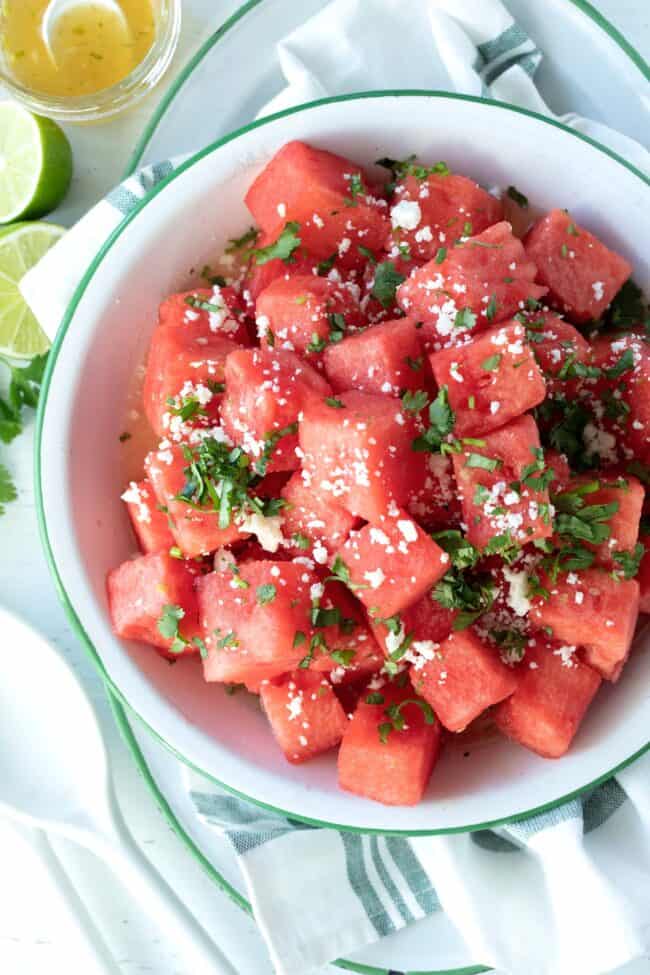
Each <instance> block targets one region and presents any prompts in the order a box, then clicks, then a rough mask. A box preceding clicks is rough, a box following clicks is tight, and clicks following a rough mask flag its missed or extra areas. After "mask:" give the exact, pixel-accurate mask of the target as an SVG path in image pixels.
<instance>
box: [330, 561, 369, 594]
mask: <svg viewBox="0 0 650 975" xmlns="http://www.w3.org/2000/svg"><path fill="white" fill-rule="evenodd" d="M326 581H327V582H330V581H332V582H342V583H343V584H344V585H345V586H347V587H348V589H351V590H352V591H353V592H354V591H355V590H356V589H367V588H368V586H366V585H362V584H361V583H356V582H352V580H351V578H350V570H349V568H348V566H347V565H346V564H345V562H344V561H343V559H342V558H341V556H340V555H337V556H336V558H335V559H334V562H333V563H332V568H331V575H329V576H328V577H327V580H326Z"/></svg>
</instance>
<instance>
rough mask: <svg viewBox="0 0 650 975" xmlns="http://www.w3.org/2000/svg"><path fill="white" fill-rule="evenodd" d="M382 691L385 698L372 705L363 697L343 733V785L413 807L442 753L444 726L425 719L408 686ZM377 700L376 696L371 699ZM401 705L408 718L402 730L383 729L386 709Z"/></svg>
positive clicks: (392, 686) (361, 793) (391, 803)
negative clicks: (381, 732) (381, 733)
mask: <svg viewBox="0 0 650 975" xmlns="http://www.w3.org/2000/svg"><path fill="white" fill-rule="evenodd" d="M379 695H380V696H381V698H382V701H381V703H377V704H368V702H367V697H368V695H366V697H365V698H364V697H362V698H361V700H360V701H359V705H358V707H357V709H356V711H355V712H354V715H353V717H352V720H351V721H350V723H349V724H348V726H347V728H346V730H345V733H344V735H343V741H342V742H341V747H340V749H339V759H338V767H339V785H340V786H341V788H342V789H345V790H346V791H347V792H353V793H355V794H356V795H359V796H365V797H366V798H368V799H374V800H375V801H376V802H382V803H384V804H385V805H387V806H414V805H416V803H418V802H419V801H420V800H421V798H422V796H423V795H424V790H425V789H426V787H427V783H428V781H429V778H430V776H431V772H432V770H433V766H434V765H435V763H436V760H437V758H438V754H439V752H440V725H439V724H438V722H437V721H435V722H433V723H432V724H427V723H426V720H425V715H424V713H423V711H422V710H421V708H420V707H419V706H418V705H417V704H413V703H405V702H406V701H409V702H412V700H413V691H412V689H411V688H410V687H408V686H407V687H402V688H400V687H398V686H396V685H395V684H386V685H385V686H384V687H382V688H381V690H380V692H379ZM373 699H377V698H373ZM391 705H392V706H396V707H399V706H400V705H402V706H401V708H400V712H399V713H400V715H401V716H402V717H403V718H404V728H403V729H402V730H401V731H398V730H396V729H395V728H394V727H393V728H392V730H390V731H388V732H387V730H386V729H385V728H384V729H383V731H384V738H385V741H382V739H381V737H380V730H379V729H380V726H382V725H387V724H388V723H389V722H390V717H389V715H388V714H387V709H388V708H390V707H391Z"/></svg>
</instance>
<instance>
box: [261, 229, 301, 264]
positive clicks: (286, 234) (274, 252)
mask: <svg viewBox="0 0 650 975" xmlns="http://www.w3.org/2000/svg"><path fill="white" fill-rule="evenodd" d="M299 230H300V224H299V223H296V221H295V220H290V221H289V223H287V224H285V227H284V230H283V231H282V233H281V234H280V236H279V237H278V239H277V240H275V241H274V242H273V243H272V244H269V245H268V247H258V248H256V249H255V250H254V251H253V257H254V260H255V263H256V264H257V265H258V267H259V266H260V265H261V264H267V263H268V262H269V261H273V260H275V258H279V259H280V260H281V261H284V263H285V264H290V263H292V262H293V261H295V258H294V257H293V252H294V251H295V250H296V249H297V248H298V247H300V244H301V243H302V240H301V238H300V237H299V236H298V231H299Z"/></svg>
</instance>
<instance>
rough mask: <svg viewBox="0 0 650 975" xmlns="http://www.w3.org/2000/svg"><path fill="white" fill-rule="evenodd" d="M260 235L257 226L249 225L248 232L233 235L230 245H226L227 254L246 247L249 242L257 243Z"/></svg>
mask: <svg viewBox="0 0 650 975" xmlns="http://www.w3.org/2000/svg"><path fill="white" fill-rule="evenodd" d="M259 235H260V232H259V230H257V229H256V228H255V227H249V228H248V230H247V231H246V233H245V234H242V235H241V237H231V238H230V241H229V243H228V246H227V247H226V254H233V253H234V252H235V251H239V250H242V248H244V247H246V246H247V245H248V244H251V245H253V244H256V243H257V238H258V237H259Z"/></svg>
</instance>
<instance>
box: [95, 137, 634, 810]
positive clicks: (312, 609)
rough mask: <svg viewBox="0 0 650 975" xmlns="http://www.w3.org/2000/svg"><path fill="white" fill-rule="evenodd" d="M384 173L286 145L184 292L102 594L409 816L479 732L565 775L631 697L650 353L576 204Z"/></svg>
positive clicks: (621, 279)
mask: <svg viewBox="0 0 650 975" xmlns="http://www.w3.org/2000/svg"><path fill="white" fill-rule="evenodd" d="M379 164H380V166H382V167H383V171H384V172H385V179H384V180H383V181H382V180H381V179H378V178H377V176H376V173H377V172H379V170H378V169H377V168H375V169H374V170H373V174H372V175H371V174H369V173H367V172H366V171H364V169H362V168H361V167H360V166H358V165H357V164H356V163H355V162H353V161H352V160H350V159H344V158H341V157H339V156H336V155H333V154H331V153H330V152H326V151H323V150H322V149H318V148H314V147H312V146H309V145H306V144H304V143H302V142H291V143H289V144H287V145H285V146H284V147H283V148H282V149H281V150H280V151H279V152H278V153H277V154H276V155H275V156H274V158H273V159H271V161H270V162H269V163H268V165H267V166H266V167H265V168H264V169H263V171H262V172H261V173H260V175H259V176H258V177H257V178H256V179H255V181H254V182H253V184H252V185H251V187H250V189H249V190H248V193H247V195H246V200H245V202H246V206H247V207H248V209H249V211H250V213H251V217H252V220H253V221H254V225H255V226H254V227H251V229H250V230H248V231H246V232H245V233H244V234H243V235H242V237H241V238H239V239H237V240H233V241H231V242H230V244H229V246H228V248H227V250H226V253H225V255H223V257H222V258H220V261H219V267H218V270H219V273H215V272H214V270H211V269H210V268H206V269H204V271H203V278H204V279H205V280H204V282H203V286H201V287H194V288H192V290H190V291H187V292H184V293H181V294H174V295H172V296H171V297H168V298H166V299H165V300H164V301H163V303H162V305H161V307H160V313H159V320H158V324H157V325H156V327H155V329H154V331H153V335H152V338H151V344H150V347H149V354H148V359H147V365H146V375H145V379H144V387H143V393H142V402H143V409H144V413H145V415H146V418H147V420H148V423H149V424H150V426H151V428H152V430H153V432H154V434H155V436H156V438H157V440H156V443H157V446H155V448H154V449H153V450H151V451H150V452H149V453H148V455H147V456H146V457H145V458H144V470H143V474H142V478H141V480H140V481H138V482H135V481H132V482H131V483H130V484H128V486H127V488H126V490H125V493H124V494H123V499H124V502H125V503H126V507H127V510H128V513H129V515H130V518H131V521H132V524H133V529H134V533H135V537H136V539H137V542H138V546H139V548H140V550H141V552H140V554H138V555H136V556H135V557H134V558H131V559H130V560H129V561H127V562H125V563H124V564H122V565H120V566H119V567H117V568H115V569H113V570H112V571H111V572H110V573H109V575H108V599H109V606H110V613H111V617H112V622H113V626H114V629H115V632H116V634H118V636H120V637H121V638H124V639H128V640H136V641H141V642H143V643H145V644H149V645H150V646H151V647H152V648H153V650H154V651H155V652H157V653H159V654H161V655H162V656H163V657H165V658H167V659H168V660H169V661H170V662H172V663H176V664H177V665H182V666H190V667H201V668H202V671H203V676H204V678H205V680H206V681H213V682H216V683H220V684H224V685H226V690H227V691H229V692H230V693H232V692H233V691H235V690H240V689H241V690H245V691H247V692H249V693H252V694H255V695H258V696H259V700H260V705H261V708H262V710H263V712H264V713H265V715H266V717H267V718H268V722H269V725H270V731H271V732H272V734H273V736H274V737H275V739H276V741H277V744H278V746H279V748H280V749H282V752H283V753H284V755H285V756H286V759H287V760H288V761H289V762H292V763H301V762H306V761H310V760H312V759H315V758H316V757H317V756H320V755H322V754H323V753H324V752H327V751H330V750H334V749H338V772H339V781H340V785H341V787H342V788H343V789H346V790H349V791H350V792H353V793H357V794H359V795H361V796H365V797H368V798H370V799H373V800H376V801H379V802H383V803H388V804H414V803H417V802H418V801H419V800H420V799H421V797H422V795H423V793H424V791H425V789H426V788H427V786H428V782H429V778H430V776H431V774H432V770H433V768H434V766H435V764H436V762H437V760H438V757H439V754H440V753H441V751H443V750H444V747H445V742H446V741H448V740H449V739H450V737H451V736H455V735H460V734H463V733H465V732H466V729H468V728H470V729H471V726H472V724H473V723H474V722H476V720H477V719H479V718H480V723H481V726H482V725H483V724H484V723H486V719H487V718H489V721H488V722H487V723H488V724H489V726H490V727H491V729H492V730H493V732H494V729H498V732H495V733H501V734H503V735H506V736H508V737H509V738H510V739H512V740H513V741H515V742H519V743H520V744H521V745H522V746H523V747H524V748H527V749H531V750H532V751H533V752H535V753H537V754H538V755H540V756H543V757H546V758H559V757H560V756H562V755H563V754H564V753H565V752H566V751H567V749H569V748H570V746H571V743H572V741H573V739H574V737H575V735H576V733H577V732H578V729H579V726H580V723H581V721H582V719H583V717H584V715H585V712H586V711H587V709H588V708H589V707H590V705H591V704H592V702H593V700H594V698H595V697H596V695H597V692H598V689H599V687H600V685H601V683H602V682H603V681H610V682H615V681H617V680H618V679H619V677H620V676H621V672H622V671H623V668H624V667H625V663H626V661H627V659H628V656H629V654H630V651H631V645H632V641H633V637H634V633H635V629H636V627H637V619H638V616H639V613H640V612H643V611H650V541H649V539H650V536H649V535H647V534H646V532H647V531H648V529H647V528H646V527H645V526H646V525H647V524H648V523H647V522H646V520H645V515H644V512H645V511H646V499H645V487H646V485H647V484H648V483H650V438H649V435H650V348H649V347H648V345H647V340H646V327H647V325H648V321H647V308H646V306H645V303H644V299H643V296H642V294H641V292H640V291H639V289H638V288H637V287H636V286H635V284H634V283H633V282H632V280H631V274H632V270H633V269H632V268H631V266H630V264H629V263H628V262H627V261H626V260H625V258H624V257H622V256H621V255H619V254H617V253H615V252H614V251H613V250H611V249H610V248H609V246H608V245H607V243H606V242H603V241H601V240H599V239H598V237H596V236H595V235H594V234H593V233H592V232H591V231H590V229H589V227H587V226H582V225H581V224H579V223H577V222H576V220H575V219H574V218H573V216H572V215H571V213H570V212H569V211H567V210H566V209H556V210H552V211H551V212H550V213H542V214H536V215H535V214H533V211H532V209H531V208H530V207H529V204H528V201H527V199H526V197H525V196H524V195H523V193H522V192H521V191H520V190H518V189H516V188H515V187H514V186H511V187H509V188H508V189H507V190H503V191H500V192H499V191H496V190H492V191H490V192H488V191H487V190H486V189H484V188H482V187H481V186H479V185H478V184H477V183H476V182H474V181H473V180H472V179H470V178H468V177H467V176H464V175H461V174H460V173H452V172H450V170H449V168H448V167H447V165H446V164H445V163H444V162H433V163H428V162H421V161H419V160H417V159H415V158H414V157H411V158H407V159H405V160H402V161H398V160H393V159H382V160H380V161H379ZM561 202H562V203H566V202H570V201H561ZM513 226H515V227H517V228H518V232H517V234H515V233H514V232H513ZM219 700H220V698H219V697H218V696H215V708H218V707H219ZM470 733H471V730H470ZM432 790H433V794H435V775H434V782H433V785H432Z"/></svg>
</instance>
